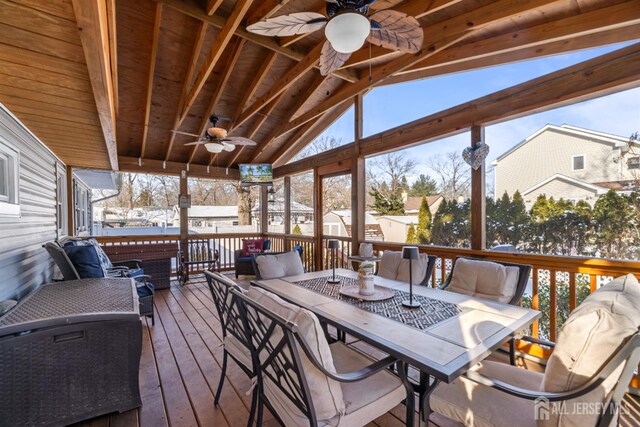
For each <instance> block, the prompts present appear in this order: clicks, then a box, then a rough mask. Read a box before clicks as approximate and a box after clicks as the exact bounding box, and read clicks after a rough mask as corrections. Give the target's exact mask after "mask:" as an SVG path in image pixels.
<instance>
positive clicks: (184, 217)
mask: <svg viewBox="0 0 640 427" xmlns="http://www.w3.org/2000/svg"><path fill="white" fill-rule="evenodd" d="M188 195H189V177H188V176H187V171H186V170H183V171H180V198H182V196H188ZM179 207H180V252H181V255H182V257H183V258H184V259H185V260H187V261H189V248H188V245H189V208H187V207H186V205H183V204H179ZM177 261H178V262H180V260H177ZM184 274H185V276H186V278H187V279H188V278H189V268H187V269H186V271H185V272H184Z"/></svg>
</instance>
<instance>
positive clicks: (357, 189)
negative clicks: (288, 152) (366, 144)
mask: <svg viewBox="0 0 640 427" xmlns="http://www.w3.org/2000/svg"><path fill="white" fill-rule="evenodd" d="M362 101H363V94H362V93H359V94H358V95H356V97H355V98H354V106H355V115H354V117H355V119H354V128H355V129H354V136H355V143H354V146H355V151H354V157H353V160H352V162H351V251H352V252H353V251H358V247H359V245H360V242H362V241H364V240H365V208H366V207H365V203H366V201H365V195H366V194H365V193H366V182H365V162H364V158H363V157H361V156H360V140H361V139H362V125H363V111H362V107H363V102H362ZM349 255H354V254H353V253H351V254H349ZM356 255H357V253H356Z"/></svg>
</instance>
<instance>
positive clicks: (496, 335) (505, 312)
mask: <svg viewBox="0 0 640 427" xmlns="http://www.w3.org/2000/svg"><path fill="white" fill-rule="evenodd" d="M331 275H332V272H331V271H328V270H327V271H319V272H313V273H305V274H302V275H299V276H293V277H286V278H282V279H270V280H259V281H254V282H252V284H253V285H255V286H259V287H261V288H264V289H266V290H269V291H271V292H273V293H275V294H277V295H279V296H280V297H281V298H283V299H285V300H287V301H289V302H291V303H293V304H297V305H299V306H301V307H304V308H306V309H308V310H310V311H312V312H313V313H315V314H316V315H317V316H318V317H319V318H320V319H321V320H322V321H324V322H326V323H328V324H329V325H333V326H335V327H337V328H339V329H340V330H342V331H344V332H346V333H347V334H349V335H352V336H354V337H356V338H358V339H360V340H362V341H364V342H366V343H368V344H369V345H371V346H373V347H375V348H377V349H379V350H382V351H384V352H386V353H388V354H390V355H392V356H394V357H396V358H398V359H400V360H403V361H405V362H407V363H408V364H409V365H410V366H412V367H414V368H415V369H417V370H418V371H420V384H419V385H418V386H417V392H418V393H419V395H420V405H419V408H420V423H421V424H424V423H426V420H425V419H424V418H425V417H424V414H425V403H426V401H427V399H428V397H429V395H430V393H431V392H432V391H433V389H434V388H435V387H436V385H437V384H438V383H439V382H440V381H444V382H447V383H449V382H451V381H453V380H455V379H456V378H458V377H460V376H461V375H462V374H463V373H465V372H466V371H467V370H468V369H469V368H471V367H472V366H474V365H475V364H477V363H478V362H480V361H482V360H483V359H484V358H485V357H487V356H488V355H489V354H491V352H493V351H494V350H495V349H497V348H498V347H500V346H501V345H503V344H504V343H505V342H507V341H508V340H509V339H510V338H511V337H513V336H514V335H515V334H516V333H517V332H518V331H520V330H522V329H523V328H526V327H527V326H529V325H530V324H531V323H533V322H534V321H535V320H536V319H538V318H539V317H540V312H539V311H535V310H530V309H527V308H522V307H517V306H513V305H508V304H502V303H497V302H493V301H489V300H484V299H480V298H476V297H471V296H467V295H462V294H457V293H453V292H448V291H443V290H439V289H434V288H429V287H426V286H415V285H414V286H413V294H414V300H417V301H419V302H420V303H421V307H420V308H414V309H410V308H406V307H403V306H402V301H403V300H405V299H407V297H408V295H409V285H408V284H407V283H404V282H399V281H396V280H389V279H385V278H383V277H379V276H375V279H374V283H375V285H376V286H384V287H387V288H390V289H391V290H393V293H394V296H393V297H392V298H390V299H387V300H383V301H365V300H360V299H357V298H351V297H348V296H345V295H342V294H340V288H341V286H343V285H354V284H356V283H357V273H356V272H354V271H351V270H346V269H336V276H338V277H339V278H340V279H341V281H342V283H341V284H337V285H335V284H329V283H327V279H328V278H329V277H330V276H331Z"/></svg>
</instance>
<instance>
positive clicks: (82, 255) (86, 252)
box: [64, 245, 107, 279]
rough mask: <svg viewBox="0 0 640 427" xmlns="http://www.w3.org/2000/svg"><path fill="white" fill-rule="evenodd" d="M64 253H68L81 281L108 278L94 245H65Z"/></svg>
mask: <svg viewBox="0 0 640 427" xmlns="http://www.w3.org/2000/svg"><path fill="white" fill-rule="evenodd" d="M64 251H65V252H66V253H67V256H68V257H69V259H70V260H71V262H72V263H73V266H74V267H75V268H76V271H77V272H78V274H79V275H80V278H81V279H88V278H94V277H107V276H106V274H105V272H104V270H103V268H102V265H101V264H100V259H99V258H98V253H97V252H96V249H95V247H94V246H93V245H80V246H73V245H69V246H67V245H65V247H64Z"/></svg>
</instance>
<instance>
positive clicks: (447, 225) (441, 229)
mask: <svg viewBox="0 0 640 427" xmlns="http://www.w3.org/2000/svg"><path fill="white" fill-rule="evenodd" d="M470 239H471V202H470V200H466V201H465V202H463V203H456V202H455V201H453V200H452V201H447V200H446V199H445V200H443V201H442V203H441V204H440V206H439V207H438V211H437V212H436V215H435V217H434V219H433V226H432V227H431V242H432V243H433V244H435V245H439V246H450V247H457V248H468V247H469V246H470Z"/></svg>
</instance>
